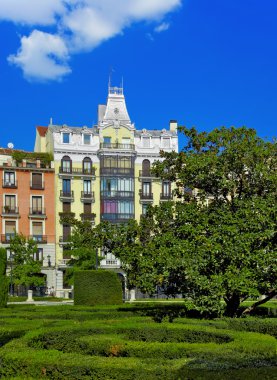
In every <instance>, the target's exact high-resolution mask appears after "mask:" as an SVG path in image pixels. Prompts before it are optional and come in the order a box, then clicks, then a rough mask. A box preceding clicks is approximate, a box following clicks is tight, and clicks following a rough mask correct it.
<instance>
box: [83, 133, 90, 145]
mask: <svg viewBox="0 0 277 380" xmlns="http://www.w3.org/2000/svg"><path fill="white" fill-rule="evenodd" d="M90 138H91V136H90V135H86V134H84V135H83V142H84V144H85V145H90Z"/></svg>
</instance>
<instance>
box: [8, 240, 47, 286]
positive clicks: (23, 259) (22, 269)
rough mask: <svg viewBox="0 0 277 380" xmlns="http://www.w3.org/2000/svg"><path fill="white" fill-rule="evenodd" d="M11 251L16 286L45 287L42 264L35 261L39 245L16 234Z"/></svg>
mask: <svg viewBox="0 0 277 380" xmlns="http://www.w3.org/2000/svg"><path fill="white" fill-rule="evenodd" d="M9 250H10V252H11V253H12V255H13V269H12V271H13V272H12V277H13V283H14V284H15V285H23V286H26V287H27V288H29V287H31V286H43V285H45V278H44V276H43V275H42V274H41V266H42V262H41V261H37V260H35V255H36V253H37V250H38V248H37V243H36V242H35V241H34V240H33V239H28V238H26V237H25V236H23V235H21V234H15V236H14V237H13V238H12V239H11V241H10V246H9Z"/></svg>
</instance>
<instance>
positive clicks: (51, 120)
mask: <svg viewBox="0 0 277 380" xmlns="http://www.w3.org/2000/svg"><path fill="white" fill-rule="evenodd" d="M50 125H53V118H52V117H50Z"/></svg>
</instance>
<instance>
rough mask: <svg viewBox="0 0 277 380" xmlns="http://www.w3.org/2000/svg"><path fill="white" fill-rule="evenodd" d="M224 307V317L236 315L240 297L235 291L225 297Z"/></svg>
mask: <svg viewBox="0 0 277 380" xmlns="http://www.w3.org/2000/svg"><path fill="white" fill-rule="evenodd" d="M224 301H225V302H226V309H225V313H224V315H225V316H226V317H230V318H233V317H235V316H236V315H237V311H238V308H239V305H240V297H239V295H238V294H237V293H233V294H232V296H231V297H229V298H225V299H224Z"/></svg>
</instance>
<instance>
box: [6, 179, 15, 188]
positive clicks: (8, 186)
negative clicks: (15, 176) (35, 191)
mask: <svg viewBox="0 0 277 380" xmlns="http://www.w3.org/2000/svg"><path fill="white" fill-rule="evenodd" d="M2 187H3V188H5V189H17V181H7V180H3V181H2Z"/></svg>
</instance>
